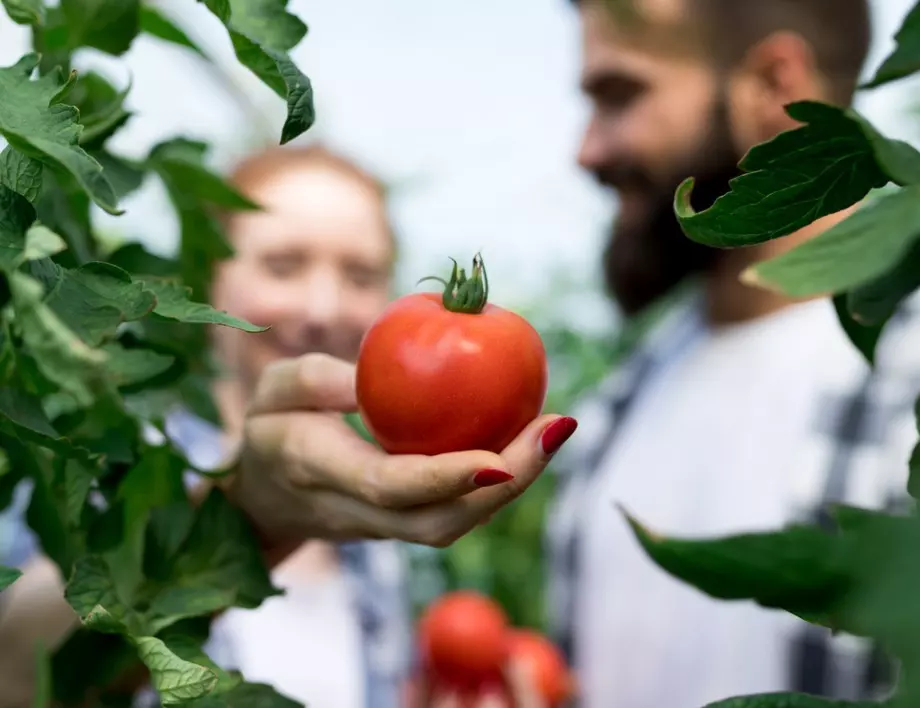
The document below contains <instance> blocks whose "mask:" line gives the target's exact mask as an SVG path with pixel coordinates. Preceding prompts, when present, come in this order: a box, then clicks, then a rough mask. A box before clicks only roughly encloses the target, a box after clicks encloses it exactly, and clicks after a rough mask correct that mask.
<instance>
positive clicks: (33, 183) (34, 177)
mask: <svg viewBox="0 0 920 708" xmlns="http://www.w3.org/2000/svg"><path fill="white" fill-rule="evenodd" d="M43 170H44V165H42V163H41V162H39V161H38V160H33V159H32V158H31V157H26V156H25V155H23V154H22V153H21V152H19V150H17V149H16V148H14V147H12V146H11V145H7V146H6V147H5V148H3V150H2V151H0V187H8V188H9V189H12V190H13V191H14V192H16V193H18V194H21V195H22V196H24V197H25V198H26V199H28V200H29V201H30V202H34V201H35V200H36V199H38V195H39V194H40V193H41V189H42V172H43Z"/></svg>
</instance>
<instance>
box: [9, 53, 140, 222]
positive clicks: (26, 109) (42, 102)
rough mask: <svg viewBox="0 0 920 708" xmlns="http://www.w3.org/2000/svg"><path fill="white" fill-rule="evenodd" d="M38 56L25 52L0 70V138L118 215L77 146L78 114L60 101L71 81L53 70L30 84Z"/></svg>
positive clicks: (104, 183)
mask: <svg viewBox="0 0 920 708" xmlns="http://www.w3.org/2000/svg"><path fill="white" fill-rule="evenodd" d="M37 65H38V56H37V55H35V54H29V55H26V56H25V57H23V58H22V59H20V60H19V62H17V63H16V64H15V65H14V66H11V67H6V68H0V95H2V96H4V97H6V100H4V101H2V102H0V134H2V135H3V136H4V137H5V138H6V139H7V140H8V141H9V143H10V145H12V146H13V147H15V148H16V149H17V150H20V151H22V152H23V153H25V154H26V155H28V156H29V157H33V158H35V159H38V160H41V161H42V162H44V163H45V164H46V165H50V166H51V167H53V168H55V169H58V170H62V171H65V172H67V173H69V174H70V175H71V176H73V178H74V179H75V180H76V181H77V183H78V184H79V185H80V186H81V187H82V188H83V189H84V190H85V191H86V193H87V194H88V195H89V196H90V197H91V198H92V200H93V201H94V202H96V204H98V205H99V206H100V207H101V208H102V209H104V210H105V211H107V212H108V213H110V214H115V215H118V214H121V213H122V211H121V210H119V209H118V207H117V199H116V197H115V192H114V190H113V189H112V185H111V184H109V182H108V180H107V179H106V178H105V176H104V175H103V174H102V166H101V165H100V164H99V163H98V162H96V161H95V160H94V159H93V158H92V157H90V156H89V155H88V154H87V153H86V151H85V150H83V148H81V147H80V145H79V141H80V132H81V130H82V128H81V126H80V124H79V123H78V122H77V119H78V117H79V112H78V111H77V109H76V108H75V107H73V106H67V105H64V104H62V103H60V100H61V98H62V97H63V95H64V94H65V93H66V92H67V91H68V90H69V89H70V88H71V86H72V84H73V78H72V77H71V79H69V80H68V81H67V82H64V81H62V78H61V75H60V72H55V73H52V74H48V75H45V76H43V77H42V78H40V79H38V80H35V81H32V80H30V78H29V77H30V75H31V73H32V71H33V70H34V69H35V67H36V66H37Z"/></svg>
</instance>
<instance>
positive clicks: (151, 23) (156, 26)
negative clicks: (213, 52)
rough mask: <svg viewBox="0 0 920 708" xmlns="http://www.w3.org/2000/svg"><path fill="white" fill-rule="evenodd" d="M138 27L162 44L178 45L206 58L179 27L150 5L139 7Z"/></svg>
mask: <svg viewBox="0 0 920 708" xmlns="http://www.w3.org/2000/svg"><path fill="white" fill-rule="evenodd" d="M140 26H141V31H142V32H145V33H146V34H149V35H150V36H151V37H157V38H158V39H162V40H163V41H164V42H170V43H172V44H178V45H179V46H180V47H185V48H186V49H191V50H192V51H193V52H195V53H196V54H198V55H199V56H201V57H205V58H207V57H206V55H205V53H204V52H203V51H202V50H201V48H200V47H199V46H198V45H197V44H195V42H193V41H192V40H191V38H190V37H189V36H188V35H187V34H186V33H185V32H184V31H183V30H182V28H181V27H179V26H177V25H176V24H175V23H174V22H173V21H172V20H171V19H169V18H168V17H167V16H166V15H164V14H163V13H162V12H160V11H159V10H158V9H156V8H155V7H151V6H150V5H142V6H141V18H140Z"/></svg>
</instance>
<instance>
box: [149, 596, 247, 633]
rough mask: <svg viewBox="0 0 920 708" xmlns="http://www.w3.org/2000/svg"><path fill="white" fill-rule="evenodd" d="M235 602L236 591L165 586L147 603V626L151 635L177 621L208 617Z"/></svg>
mask: <svg viewBox="0 0 920 708" xmlns="http://www.w3.org/2000/svg"><path fill="white" fill-rule="evenodd" d="M235 601H236V590H234V589H233V588H216V587H182V586H177V587H168V588H166V589H165V590H163V591H162V592H161V593H159V594H158V595H157V596H156V597H155V598H154V599H153V601H152V602H151V603H150V610H149V616H150V619H149V620H148V625H147V626H148V627H149V628H150V631H151V632H152V633H154V634H158V633H159V632H160V631H161V630H163V629H165V628H166V627H169V626H170V625H172V624H175V623H176V622H178V621H179V620H183V619H186V618H189V617H198V616H201V615H211V614H213V613H215V612H219V611H221V610H224V609H226V608H228V607H232V606H233V604H234V602H235Z"/></svg>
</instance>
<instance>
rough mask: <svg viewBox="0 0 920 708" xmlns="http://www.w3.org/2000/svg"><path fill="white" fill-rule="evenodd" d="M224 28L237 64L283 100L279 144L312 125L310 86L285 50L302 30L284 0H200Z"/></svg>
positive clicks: (313, 115) (300, 37) (302, 34)
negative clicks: (285, 115)
mask: <svg viewBox="0 0 920 708" xmlns="http://www.w3.org/2000/svg"><path fill="white" fill-rule="evenodd" d="M202 1H203V2H204V4H205V5H207V7H208V9H209V10H211V12H213V13H214V14H215V15H216V16H217V17H218V18H219V19H220V21H221V22H223V23H224V25H225V26H226V28H227V31H228V32H229V34H230V41H231V42H232V44H233V49H234V51H235V52H236V57H237V59H239V61H240V63H242V64H243V65H244V66H246V67H248V68H249V69H250V70H251V71H252V72H253V73H254V74H255V75H256V76H258V77H259V78H260V79H261V80H262V81H263V82H264V83H265V84H266V85H267V86H268V87H269V88H271V89H272V90H273V91H274V92H275V93H277V94H278V95H279V96H280V97H281V98H284V99H285V100H286V101H287V108H288V110H287V119H286V120H285V123H284V126H283V127H282V129H281V143H282V144H284V143H287V142H289V141H291V140H293V139H294V138H296V137H297V136H298V135H300V134H301V133H303V132H305V131H306V130H308V129H309V128H310V126H311V125H313V122H314V120H315V119H316V113H315V110H314V106H313V86H312V84H311V83H310V79H308V78H307V77H306V76H305V75H304V74H303V73H302V72H301V71H300V69H298V68H297V66H296V65H295V64H294V62H292V61H291V59H290V57H288V55H287V54H286V52H287V51H288V50H289V49H291V48H293V47H294V45H296V44H297V42H299V41H300V39H302V38H303V36H304V34H306V31H307V28H306V25H304V24H303V23H302V22H300V20H298V19H297V18H296V17H294V16H293V15H291V14H290V13H288V12H287V11H286V10H285V7H286V5H287V3H286V0H202Z"/></svg>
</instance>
